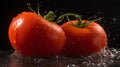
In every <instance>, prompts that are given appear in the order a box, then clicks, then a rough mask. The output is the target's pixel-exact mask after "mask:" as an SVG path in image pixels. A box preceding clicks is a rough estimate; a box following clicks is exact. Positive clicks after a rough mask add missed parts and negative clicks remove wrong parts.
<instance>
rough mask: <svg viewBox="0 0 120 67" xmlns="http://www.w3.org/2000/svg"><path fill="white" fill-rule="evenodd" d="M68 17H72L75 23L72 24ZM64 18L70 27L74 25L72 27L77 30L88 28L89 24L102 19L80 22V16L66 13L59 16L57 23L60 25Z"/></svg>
mask: <svg viewBox="0 0 120 67" xmlns="http://www.w3.org/2000/svg"><path fill="white" fill-rule="evenodd" d="M69 16H74V17H75V18H76V19H77V23H74V22H73V21H71V20H70V19H69ZM65 17H66V18H67V20H68V21H69V22H71V24H72V25H74V26H76V27H78V28H84V27H86V26H88V25H89V24H90V23H91V22H94V21H97V20H100V19H102V18H98V19H95V20H91V21H86V22H82V20H81V16H80V15H78V14H75V13H66V14H63V15H61V16H59V17H58V21H57V22H58V23H60V22H61V21H62V20H63V19H64V18H65Z"/></svg>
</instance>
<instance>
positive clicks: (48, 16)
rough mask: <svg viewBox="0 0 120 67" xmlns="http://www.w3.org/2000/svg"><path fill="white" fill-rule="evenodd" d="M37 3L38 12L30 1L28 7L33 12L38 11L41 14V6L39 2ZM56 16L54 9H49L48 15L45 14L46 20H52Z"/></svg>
mask: <svg viewBox="0 0 120 67" xmlns="http://www.w3.org/2000/svg"><path fill="white" fill-rule="evenodd" d="M37 5H38V7H37V12H36V11H34V10H33V9H32V8H31V7H30V3H27V6H28V8H29V9H30V10H31V11H32V12H34V13H37V14H38V15H40V16H41V14H40V11H39V8H40V5H39V3H37ZM55 17H56V15H55V12H53V11H49V12H48V13H47V14H46V15H44V16H43V18H44V19H46V20H48V21H50V22H52V21H53V20H54V19H55Z"/></svg>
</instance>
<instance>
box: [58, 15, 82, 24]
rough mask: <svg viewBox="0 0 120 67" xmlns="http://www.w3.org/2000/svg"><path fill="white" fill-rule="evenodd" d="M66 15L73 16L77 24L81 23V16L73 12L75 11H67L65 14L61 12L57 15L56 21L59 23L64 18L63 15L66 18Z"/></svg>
mask: <svg viewBox="0 0 120 67" xmlns="http://www.w3.org/2000/svg"><path fill="white" fill-rule="evenodd" d="M68 16H74V17H75V18H76V19H77V20H78V23H77V25H80V24H81V17H80V16H79V15H78V14H75V13H67V14H63V15H61V16H59V17H58V19H57V23H60V22H61V21H62V20H63V19H64V17H67V19H68ZM69 21H70V20H69ZM71 23H72V22H71ZM72 24H74V23H72ZM75 25H76V24H75Z"/></svg>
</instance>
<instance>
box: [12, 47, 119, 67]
mask: <svg viewBox="0 0 120 67" xmlns="http://www.w3.org/2000/svg"><path fill="white" fill-rule="evenodd" d="M10 59H11V61H12V62H14V63H16V64H20V65H24V64H26V63H27V64H32V65H36V66H39V67H41V66H45V67H47V66H49V67H108V65H110V64H113V63H115V62H117V61H119V60H120V51H119V50H117V49H115V48H111V49H108V48H106V49H104V50H103V51H102V52H101V53H99V54H96V55H93V56H88V57H64V56H56V57H53V58H35V57H34V58H31V57H27V58H26V57H22V56H20V55H18V54H16V53H13V54H12V55H10Z"/></svg>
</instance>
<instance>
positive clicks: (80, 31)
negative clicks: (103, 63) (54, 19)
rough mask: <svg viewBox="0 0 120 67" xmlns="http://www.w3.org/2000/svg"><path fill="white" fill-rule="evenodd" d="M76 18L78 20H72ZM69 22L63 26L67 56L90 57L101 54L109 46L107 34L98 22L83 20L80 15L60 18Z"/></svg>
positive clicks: (67, 15) (69, 14) (64, 52)
mask: <svg viewBox="0 0 120 67" xmlns="http://www.w3.org/2000/svg"><path fill="white" fill-rule="evenodd" d="M69 16H74V17H76V18H77V20H70V19H69ZM64 17H67V19H68V21H67V22H65V23H63V24H62V25H61V27H62V29H63V30H64V32H65V35H66V43H65V47H64V49H63V51H62V53H63V55H65V56H90V55H94V54H97V53H99V52H101V51H102V50H103V49H104V48H105V47H106V46H107V34H106V32H105V30H104V29H103V27H102V26H101V25H100V24H98V23H97V22H95V21H97V20H100V19H101V18H98V19H95V20H91V21H90V20H83V19H81V17H80V16H79V15H78V14H75V13H67V14H63V15H61V16H60V17H59V19H64Z"/></svg>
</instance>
